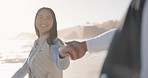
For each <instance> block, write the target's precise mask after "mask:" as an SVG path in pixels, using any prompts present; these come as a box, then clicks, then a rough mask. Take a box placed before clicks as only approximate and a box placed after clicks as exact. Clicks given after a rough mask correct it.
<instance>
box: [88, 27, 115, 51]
mask: <svg viewBox="0 0 148 78" xmlns="http://www.w3.org/2000/svg"><path fill="white" fill-rule="evenodd" d="M116 30H117V29H111V30H109V31H107V32H105V33H103V34H101V35H99V36H97V37H95V38H92V39H89V40H87V41H86V45H87V49H88V52H90V53H94V52H99V51H105V50H107V49H108V47H109V45H110V43H111V41H112V38H113V36H114V33H115V32H116Z"/></svg>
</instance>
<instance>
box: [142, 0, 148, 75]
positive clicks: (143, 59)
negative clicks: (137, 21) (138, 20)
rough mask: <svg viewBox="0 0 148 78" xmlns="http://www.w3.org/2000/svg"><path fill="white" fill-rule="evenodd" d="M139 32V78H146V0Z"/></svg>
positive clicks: (147, 33) (147, 72)
mask: <svg viewBox="0 0 148 78" xmlns="http://www.w3.org/2000/svg"><path fill="white" fill-rule="evenodd" d="M145 1H146V2H145V5H144V9H143V16H142V20H143V21H142V28H141V29H142V32H141V63H142V65H141V67H142V69H141V77H140V78H148V0H145Z"/></svg>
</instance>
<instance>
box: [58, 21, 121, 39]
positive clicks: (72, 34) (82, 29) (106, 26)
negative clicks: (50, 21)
mask: <svg viewBox="0 0 148 78" xmlns="http://www.w3.org/2000/svg"><path fill="white" fill-rule="evenodd" d="M119 24H120V22H119V21H117V20H116V21H113V20H110V21H107V22H104V23H102V24H94V25H91V26H90V25H89V26H75V27H71V28H67V29H63V30H59V31H58V35H59V37H60V38H62V39H63V40H70V39H88V38H92V37H95V36H97V35H99V34H101V33H103V32H105V31H108V30H110V29H112V28H117V27H118V26H119Z"/></svg>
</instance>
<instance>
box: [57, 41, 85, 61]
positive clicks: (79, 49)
mask: <svg viewBox="0 0 148 78" xmlns="http://www.w3.org/2000/svg"><path fill="white" fill-rule="evenodd" d="M66 44H67V46H62V47H60V48H59V53H60V56H61V57H63V58H64V57H66V56H70V58H71V59H72V60H76V59H79V58H81V57H83V56H84V55H85V53H86V51H87V46H86V42H78V41H71V42H67V43H66Z"/></svg>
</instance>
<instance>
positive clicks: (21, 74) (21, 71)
mask: <svg viewBox="0 0 148 78" xmlns="http://www.w3.org/2000/svg"><path fill="white" fill-rule="evenodd" d="M28 70H29V67H28V63H27V60H26V62H25V63H24V65H23V66H22V67H21V68H20V69H19V70H17V72H15V74H14V75H13V76H12V77H11V78H24V77H25V76H26V75H27V73H28Z"/></svg>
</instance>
